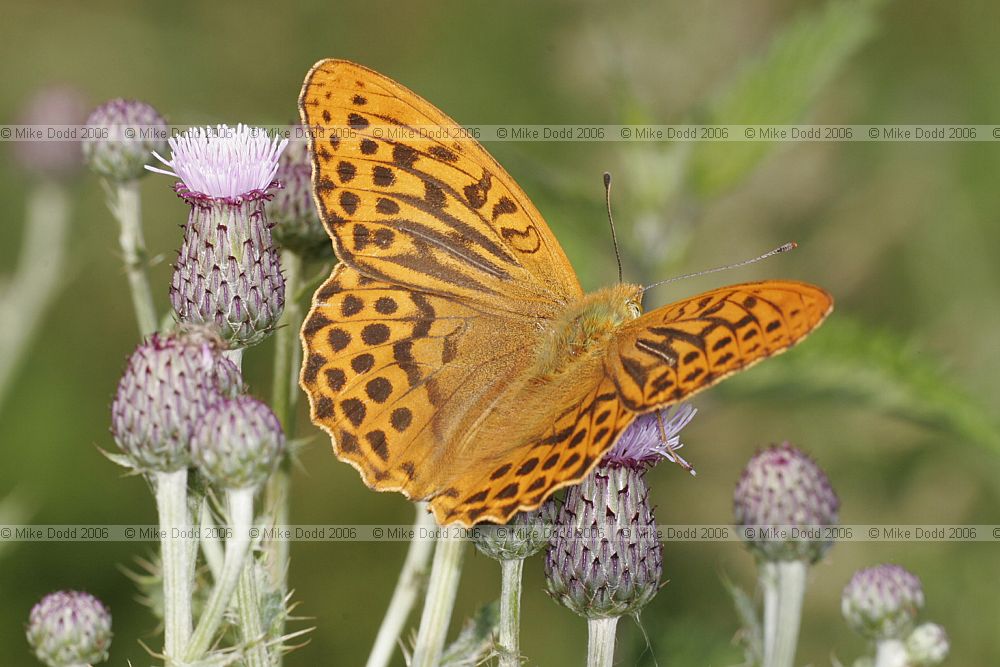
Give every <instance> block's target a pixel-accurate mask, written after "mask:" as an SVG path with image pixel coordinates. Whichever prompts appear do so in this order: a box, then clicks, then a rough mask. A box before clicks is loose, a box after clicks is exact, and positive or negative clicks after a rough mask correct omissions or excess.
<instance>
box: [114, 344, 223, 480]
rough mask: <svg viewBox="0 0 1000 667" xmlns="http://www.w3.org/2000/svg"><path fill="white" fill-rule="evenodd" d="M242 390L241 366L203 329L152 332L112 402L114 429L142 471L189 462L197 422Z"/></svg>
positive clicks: (131, 361)
mask: <svg viewBox="0 0 1000 667" xmlns="http://www.w3.org/2000/svg"><path fill="white" fill-rule="evenodd" d="M241 391H242V378H241V376H240V372H239V369H237V368H236V366H235V365H234V364H233V363H232V362H231V361H229V360H228V359H226V358H225V357H224V356H223V355H222V349H221V345H220V343H219V342H218V341H217V340H213V339H212V338H211V337H210V336H208V335H206V334H205V332H204V331H187V332H180V333H176V334H169V335H165V336H163V335H159V334H153V335H152V336H151V337H150V338H149V340H147V341H145V342H143V343H141V344H140V345H139V346H138V347H137V348H136V350H135V352H133V353H132V356H131V357H130V358H129V360H128V365H127V366H126V368H125V372H124V373H123V374H122V378H121V380H120V381H119V383H118V391H117V392H116V393H115V399H114V402H113V403H112V406H111V433H112V435H113V436H114V439H115V442H117V443H118V446H119V447H120V448H121V449H122V451H124V452H125V453H126V454H128V455H129V457H130V458H131V459H132V461H133V464H134V465H135V467H136V468H137V469H139V470H144V471H157V472H172V471H174V470H180V469H181V468H185V467H187V466H188V465H189V464H190V460H191V457H190V443H191V437H192V434H193V431H194V428H195V425H196V424H197V423H198V421H199V420H200V419H201V417H202V416H203V415H204V414H205V412H206V411H207V410H208V408H209V407H210V406H211V405H213V404H214V403H217V402H219V401H220V400H222V399H223V398H225V397H226V396H235V395H236V394H238V393H239V392H241Z"/></svg>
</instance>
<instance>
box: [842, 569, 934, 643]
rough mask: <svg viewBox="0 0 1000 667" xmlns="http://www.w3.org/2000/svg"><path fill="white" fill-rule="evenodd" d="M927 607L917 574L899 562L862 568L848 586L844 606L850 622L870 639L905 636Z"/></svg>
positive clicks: (843, 599)
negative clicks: (925, 606) (901, 565)
mask: <svg viewBox="0 0 1000 667" xmlns="http://www.w3.org/2000/svg"><path fill="white" fill-rule="evenodd" d="M923 606H924V591H923V588H922V587H921V585H920V580H919V579H918V578H917V577H916V575H914V574H912V573H911V572H908V571H907V570H905V569H903V568H901V567H900V566H898V565H876V566H875V567H870V568H867V569H864V570H859V571H857V572H855V573H854V576H853V577H851V580H850V582H848V584H847V586H845V587H844V592H843V595H842V596H841V600H840V609H841V612H842V613H843V614H844V619H845V620H846V621H847V624H848V625H850V626H851V628H852V629H853V630H854V631H855V632H857V633H858V634H860V635H862V636H864V637H866V638H868V639H876V640H881V639H902V638H904V637H906V635H907V634H908V633H909V632H910V630H911V629H912V628H913V624H914V622H915V621H916V618H917V613H918V612H919V611H920V610H921V609H922V608H923Z"/></svg>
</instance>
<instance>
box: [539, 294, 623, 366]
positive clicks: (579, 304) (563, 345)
mask: <svg viewBox="0 0 1000 667" xmlns="http://www.w3.org/2000/svg"><path fill="white" fill-rule="evenodd" d="M641 295H642V287H641V286H639V285H629V284H625V283H620V284H617V285H613V286H611V287H605V288H602V289H600V290H598V291H596V292H593V293H591V294H586V295H584V296H583V298H581V299H579V300H577V301H575V302H573V303H571V304H569V305H568V306H567V307H566V309H565V310H564V311H563V312H562V314H560V315H559V316H558V317H556V318H555V319H554V320H551V321H550V322H549V323H547V325H546V328H545V330H544V332H543V334H542V343H541V345H540V346H539V351H538V357H537V362H536V367H537V371H538V372H537V374H536V377H538V378H541V379H551V378H553V377H555V376H557V375H559V374H560V373H561V372H562V371H564V370H565V369H566V368H567V367H568V366H570V365H571V364H573V363H575V362H578V361H580V360H581V359H583V358H585V357H587V356H589V355H593V354H597V353H601V352H603V351H605V350H606V341H607V340H608V338H610V337H611V336H612V335H613V333H614V331H615V330H616V329H617V328H618V327H620V326H621V325H622V324H624V323H625V322H628V321H630V320H634V319H635V318H637V317H639V315H640V314H641V313H642V309H641V308H640V306H639V299H640V297H641Z"/></svg>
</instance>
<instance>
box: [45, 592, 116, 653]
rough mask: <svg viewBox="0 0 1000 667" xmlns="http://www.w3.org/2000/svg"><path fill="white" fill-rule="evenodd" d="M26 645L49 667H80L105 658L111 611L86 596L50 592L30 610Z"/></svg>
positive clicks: (109, 641)
mask: <svg viewBox="0 0 1000 667" xmlns="http://www.w3.org/2000/svg"><path fill="white" fill-rule="evenodd" d="M27 635H28V643H29V644H31V647H32V648H33V649H34V651H35V656H36V657H37V658H38V659H39V660H41V661H42V662H43V663H45V664H46V665H48V666H49V667H81V666H82V665H89V664H93V663H97V662H104V661H105V660H107V659H108V648H109V647H110V646H111V612H109V611H108V609H107V607H105V606H104V605H103V604H102V603H101V601H100V600H98V599H97V598H95V597H94V596H93V595H90V594H89V593H81V592H78V591H59V592H57V593H50V594H49V595H46V596H45V597H44V598H42V600H41V601H40V602H39V603H38V604H36V605H35V606H34V607H33V608H32V610H31V616H30V618H29V621H28V629H27Z"/></svg>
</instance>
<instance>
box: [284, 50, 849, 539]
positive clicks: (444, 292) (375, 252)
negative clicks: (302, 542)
mask: <svg viewBox="0 0 1000 667" xmlns="http://www.w3.org/2000/svg"><path fill="white" fill-rule="evenodd" d="M299 107H300V110H301V113H302V120H303V123H304V124H305V125H307V126H308V127H310V128H312V129H313V131H314V132H313V133H311V134H312V136H311V138H310V150H311V154H312V155H313V188H314V194H315V198H316V202H317V205H318V206H319V210H320V213H321V215H322V218H323V221H324V224H325V225H326V228H327V230H328V231H329V233H330V236H331V237H332V238H333V243H334V247H335V249H336V253H337V256H338V257H339V258H340V261H341V263H340V264H339V265H338V266H337V267H336V268H335V269H334V271H333V274H332V275H331V276H330V278H329V279H328V280H327V281H326V283H325V284H324V285H323V286H322V287H320V289H319V290H318V291H317V292H316V294H315V296H314V298H313V304H312V309H311V310H310V312H309V315H308V317H307V318H306V320H305V323H304V325H303V327H302V344H303V347H304V351H305V354H304V357H305V363H304V365H303V369H302V376H301V382H302V386H303V388H304V389H305V391H306V392H307V393H308V394H309V399H310V405H311V414H312V419H313V421H314V422H315V423H316V424H318V425H319V426H321V427H323V428H324V429H325V430H326V431H327V432H328V433H329V434H330V436H331V437H332V438H333V444H334V451H335V452H336V454H337V456H338V457H339V458H340V459H341V460H344V461H347V462H348V463H350V464H351V465H353V466H354V467H355V468H357V469H358V471H359V472H360V473H361V476H362V478H363V479H364V481H365V483H366V484H367V485H368V486H370V487H372V488H374V489H377V490H380V491H401V492H403V493H404V494H406V496H407V497H408V498H412V499H425V500H428V501H429V502H430V506H431V508H432V509H433V511H434V514H435V516H436V517H437V519H438V521H439V522H440V523H442V524H448V523H460V524H462V525H465V526H469V525H472V524H474V523H476V522H479V521H486V520H489V521H495V522H501V523H503V522H506V521H507V520H508V519H509V518H510V517H511V516H512V515H513V514H514V513H515V512H518V511H522V510H529V509H533V508H535V507H537V506H538V505H539V504H540V503H542V502H543V501H544V500H545V499H546V498H547V497H548V496H549V495H551V494H552V493H553V492H554V491H555V490H556V489H558V488H560V487H563V486H566V485H571V484H575V483H578V482H579V481H580V480H581V479H583V478H584V477H585V476H586V475H587V474H588V473H589V472H590V470H591V469H592V468H593V467H594V466H595V465H596V464H597V463H598V462H599V461H600V460H601V457H602V456H603V455H604V453H605V452H606V451H607V450H608V449H610V448H611V446H612V444H614V442H615V440H616V439H617V438H618V436H619V435H620V434H621V433H622V431H623V430H624V429H625V428H626V427H627V426H628V425H629V424H630V423H631V422H632V420H634V419H635V418H636V416H637V415H639V414H642V413H646V412H650V411H652V410H657V409H660V408H663V407H665V406H668V405H670V404H672V403H676V402H678V401H680V400H681V399H684V398H687V397H689V396H691V395H692V394H694V393H695V392H697V391H700V390H702V389H705V388H706V387H709V386H711V385H713V384H715V383H716V382H718V381H719V380H721V379H722V378H724V377H726V376H728V375H731V374H732V373H735V372H736V371H739V370H742V369H744V368H747V367H748V366H750V365H752V364H754V363H755V362H757V361H760V360H761V359H764V358H766V357H769V356H771V355H774V354H777V353H778V352H781V351H783V350H785V349H787V348H788V347H790V346H791V345H793V344H795V343H796V342H797V341H799V340H801V339H802V338H803V337H804V336H806V335H807V334H808V333H809V332H810V331H812V330H813V329H814V328H815V327H816V326H818V325H819V323H820V322H822V321H823V319H824V318H825V317H826V316H827V314H829V312H830V310H831V309H832V306H833V301H832V299H831V297H830V295H829V294H827V293H826V292H824V291H823V290H822V289H820V288H818V287H814V286H812V285H807V284H804V283H798V282H791V281H777V280H774V281H765V282H758V283H747V284H743V285H733V286H731V287H724V288H722V289H717V290H713V291H710V292H706V293H704V294H701V295H698V296H695V297H692V298H690V299H685V300H683V301H679V302H677V303H673V304H670V305H668V306H664V307H662V308H659V309H657V310H654V311H653V312H651V313H647V314H645V315H642V314H641V309H640V300H641V296H642V288H641V287H640V286H638V285H627V284H618V285H614V286H612V287H608V288H605V289H602V290H599V291H597V292H594V293H593V294H584V293H583V291H582V290H581V288H580V284H579V282H578V280H577V277H576V274H575V273H574V272H573V268H572V266H570V263H569V261H568V260H567V259H566V255H565V254H564V253H563V250H562V248H561V247H560V246H559V243H558V242H557V241H556V239H555V237H554V236H553V235H552V232H551V231H550V230H549V228H548V226H547V225H546V224H545V222H544V221H543V220H542V216H541V215H540V214H539V213H538V211H537V210H536V209H535V207H534V206H533V205H532V203H531V201H529V200H528V197H527V196H526V195H525V194H524V192H523V191H522V190H521V188H519V187H518V185H517V184H516V183H515V182H514V181H513V179H511V177H510V176H509V175H508V174H507V172H505V171H504V170H503V168H502V167H501V166H500V165H499V164H497V162H496V161H495V160H494V159H493V158H492V157H490V155H489V154H488V153H487V152H486V151H485V150H484V149H483V147H482V146H480V145H479V144H478V143H476V142H474V141H472V140H471V139H465V140H458V139H455V138H454V137H461V136H462V130H461V128H459V126H457V125H456V123H455V122H454V121H452V120H451V119H450V118H448V117H447V116H445V115H444V114H443V113H441V112H440V111H438V110H437V109H436V108H434V107H433V106H432V105H430V104H429V103H428V102H426V101H425V100H423V99H422V98H420V97H419V96H417V95H416V94H414V93H413V92H411V91H409V90H407V89H406V88H404V87H403V86H401V85H399V84H398V83H396V82H394V81H392V80H390V79H388V78H386V77H384V76H382V75H380V74H377V73H376V72H373V71H371V70H369V69H367V68H364V67H362V66H360V65H356V64H354V63H350V62H346V61H342V60H323V61H321V62H319V63H317V64H316V65H315V66H314V67H313V68H312V70H311V71H310V72H309V74H308V75H307V77H306V80H305V84H304V86H303V89H302V94H301V96H300V98H299ZM428 126H430V127H433V128H444V129H446V130H448V131H449V132H448V133H446V136H445V138H443V139H435V138H433V137H429V136H426V135H425V136H421V137H420V138H418V139H412V138H407V139H400V138H397V137H398V136H399V135H402V136H409V137H412V136H414V135H415V134H416V132H417V131H418V130H419V129H421V128H424V129H426V128H427V127H428ZM337 128H339V129H340V130H341V131H337ZM347 128H349V129H350V131H349V132H345V131H343V130H345V129H347ZM393 129H395V130H405V131H406V132H393V131H392V130H393ZM407 133H408V134H407ZM434 136H437V135H434Z"/></svg>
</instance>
